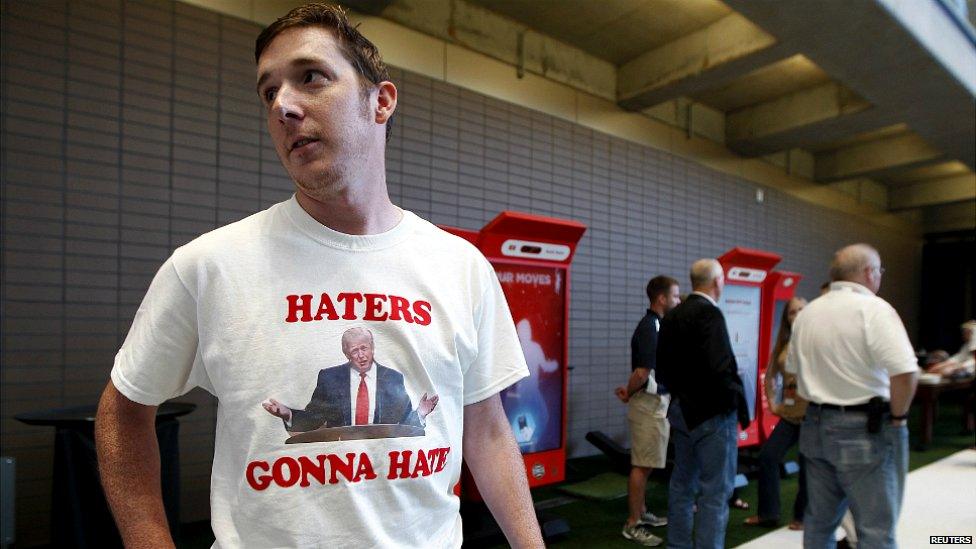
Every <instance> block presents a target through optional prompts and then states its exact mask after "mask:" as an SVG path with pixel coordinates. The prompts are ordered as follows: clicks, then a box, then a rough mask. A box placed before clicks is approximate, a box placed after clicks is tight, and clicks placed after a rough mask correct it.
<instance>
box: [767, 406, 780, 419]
mask: <svg viewBox="0 0 976 549" xmlns="http://www.w3.org/2000/svg"><path fill="white" fill-rule="evenodd" d="M769 411H770V412H772V414H773V415H774V416H776V417H783V405H782V404H773V405H772V406H770V408H769Z"/></svg>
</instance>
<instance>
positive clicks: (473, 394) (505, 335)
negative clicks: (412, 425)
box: [464, 262, 529, 406]
mask: <svg viewBox="0 0 976 549" xmlns="http://www.w3.org/2000/svg"><path fill="white" fill-rule="evenodd" d="M485 268H486V269H487V270H488V271H489V272H488V273H487V275H486V278H487V283H486V285H487V287H485V289H484V290H483V292H482V295H481V299H480V302H478V303H476V304H475V325H476V326H477V330H478V333H477V338H478V340H477V341H478V352H477V355H476V356H475V357H474V359H473V360H472V361H471V364H470V365H468V368H467V370H465V371H464V405H465V406H467V405H468V404H474V403H475V402H481V401H482V400H484V399H486V398H488V397H490V396H492V395H494V394H495V393H498V392H499V391H501V390H502V389H504V388H505V387H508V386H509V385H511V384H513V383H515V382H516V381H518V380H520V379H522V378H524V377H527V376H528V375H529V369H528V367H527V366H526V364H525V356H524V354H523V353H522V345H521V344H520V343H519V339H518V335H517V334H516V332H515V324H514V323H513V322H512V313H511V312H510V311H509V309H508V302H507V301H506V300H505V294H504V293H502V287H501V285H500V284H499V283H498V277H497V276H496V275H495V270H494V269H492V268H491V266H490V265H488V263H487V262H485Z"/></svg>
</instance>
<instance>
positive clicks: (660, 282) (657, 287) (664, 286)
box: [647, 275, 678, 305]
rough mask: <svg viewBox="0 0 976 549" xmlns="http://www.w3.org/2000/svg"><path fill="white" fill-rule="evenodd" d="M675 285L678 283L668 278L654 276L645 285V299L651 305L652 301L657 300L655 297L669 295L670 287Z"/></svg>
mask: <svg viewBox="0 0 976 549" xmlns="http://www.w3.org/2000/svg"><path fill="white" fill-rule="evenodd" d="M677 285H678V281H677V280H675V279H673V278H671V277H670V276H664V275H658V276H655V277H654V278H652V279H651V280H650V281H649V282H648V283H647V299H649V300H650V302H651V304H652V305H653V304H654V300H655V299H657V296H659V295H661V294H667V293H669V292H670V291H671V286H677Z"/></svg>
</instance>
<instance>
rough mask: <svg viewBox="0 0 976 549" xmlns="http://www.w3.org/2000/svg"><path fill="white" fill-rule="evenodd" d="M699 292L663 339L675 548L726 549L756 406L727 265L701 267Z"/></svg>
mask: <svg viewBox="0 0 976 549" xmlns="http://www.w3.org/2000/svg"><path fill="white" fill-rule="evenodd" d="M691 287H692V290H693V292H692V293H691V295H689V296H688V299H687V300H686V301H684V302H683V303H681V305H678V306H677V307H675V309H674V310H673V311H671V312H670V313H668V315H667V316H665V317H664V321H663V322H662V323H661V332H660V334H658V338H659V339H658V347H657V373H658V376H657V377H658V379H659V380H660V381H661V382H663V383H664V385H665V386H666V387H667V388H668V390H669V391H671V395H672V399H673V401H672V404H671V408H670V409H669V411H668V420H669V421H670V422H671V438H672V440H674V470H673V471H672V472H671V484H670V489H669V491H668V547H674V548H685V547H692V546H694V547H697V548H699V549H704V548H720V547H723V546H724V544H725V528H726V526H727V525H728V521H729V506H728V500H729V497H730V496H731V495H732V489H733V486H734V483H735V472H736V466H737V459H738V456H737V448H736V444H737V442H736V441H737V438H738V437H737V436H736V435H737V431H736V419H738V422H739V424H740V425H741V426H742V428H743V429H745V428H746V427H748V425H749V408H748V407H747V406H746V400H745V392H744V390H743V388H742V380H741V379H739V374H738V366H737V365H736V361H735V355H734V354H733V352H732V344H731V342H730V341H729V331H728V328H727V327H726V324H725V317H724V316H723V315H722V311H721V310H720V309H719V308H718V304H717V301H718V299H719V296H721V295H722V289H723V288H724V287H725V276H724V274H723V271H722V266H721V265H720V264H719V262H718V261H716V260H714V259H699V260H698V261H696V262H695V263H694V264H693V265H692V266H691ZM696 500H697V502H698V513H697V520H696V515H695V513H694V510H693V509H694V505H695V502H696ZM692 531H694V538H692Z"/></svg>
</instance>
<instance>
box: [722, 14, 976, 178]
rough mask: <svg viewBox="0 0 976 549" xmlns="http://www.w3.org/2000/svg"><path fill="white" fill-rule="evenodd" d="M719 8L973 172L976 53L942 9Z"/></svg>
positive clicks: (975, 159) (975, 129)
mask: <svg viewBox="0 0 976 549" xmlns="http://www.w3.org/2000/svg"><path fill="white" fill-rule="evenodd" d="M724 3H725V4H726V5H728V6H729V7H731V8H732V9H734V10H736V11H738V12H739V13H742V14H743V16H745V17H748V18H749V19H750V20H751V21H754V22H755V23H756V24H757V25H759V26H761V27H762V28H763V29H766V30H768V31H769V32H772V33H774V34H775V35H776V36H788V37H789V40H790V43H792V44H796V45H797V47H799V48H800V49H801V50H802V52H803V55H804V56H806V57H808V58H809V59H810V60H811V61H813V62H814V63H816V64H817V66H818V67H820V68H822V69H823V70H824V71H825V72H827V73H828V74H830V75H831V76H832V77H834V78H835V79H837V80H839V81H841V82H843V83H844V85H845V86H847V87H848V88H850V89H852V90H854V91H856V92H857V93H858V95H860V96H861V97H864V98H865V99H867V100H868V101H870V102H871V104H873V105H876V106H877V108H878V109H879V110H883V111H885V112H887V113H891V114H893V115H895V116H897V117H898V120H897V121H899V122H904V123H905V124H907V125H908V126H909V127H911V128H912V130H913V131H915V132H916V133H918V135H920V136H922V137H924V138H925V139H926V141H927V142H929V143H931V144H932V145H933V146H935V147H938V148H940V149H941V150H943V151H944V152H945V153H946V156H947V157H948V158H953V159H957V160H960V161H962V162H963V163H965V164H966V165H968V166H969V167H970V168H971V169H976V124H973V120H974V119H976V101H974V100H973V99H974V97H976V47H974V46H973V44H972V42H971V41H970V40H969V39H968V38H967V36H966V34H965V33H964V32H963V31H962V29H961V27H959V26H957V25H956V24H955V23H954V22H953V21H952V20H951V18H950V17H949V15H948V14H947V11H946V10H945V9H944V7H945V6H944V5H942V4H944V2H906V1H903V0H871V1H864V2H810V1H807V0H780V1H777V2H756V1H754V0H725V2H724Z"/></svg>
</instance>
